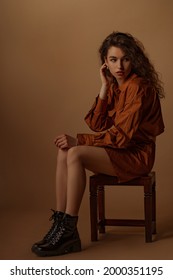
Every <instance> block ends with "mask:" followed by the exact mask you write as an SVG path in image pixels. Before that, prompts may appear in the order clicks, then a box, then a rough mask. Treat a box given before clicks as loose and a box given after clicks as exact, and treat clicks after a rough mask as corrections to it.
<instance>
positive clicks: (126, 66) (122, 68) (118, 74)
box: [105, 46, 132, 85]
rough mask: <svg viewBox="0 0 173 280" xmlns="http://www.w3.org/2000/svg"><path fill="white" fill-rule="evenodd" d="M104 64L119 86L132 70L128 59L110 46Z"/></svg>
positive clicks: (117, 49) (119, 50)
mask: <svg viewBox="0 0 173 280" xmlns="http://www.w3.org/2000/svg"><path fill="white" fill-rule="evenodd" d="M105 63H106V65H107V66H108V68H109V71H110V72H111V74H112V75H113V76H114V77H115V78H116V80H117V83H118V84H119V85H121V84H122V83H124V81H125V80H126V78H127V76H128V75H129V74H130V72H131V70H132V64H131V61H130V59H129V57H128V56H127V55H126V54H125V53H124V52H123V50H122V49H120V48H118V47H114V46H112V47H110V48H109V50H108V53H107V57H106V59H105Z"/></svg>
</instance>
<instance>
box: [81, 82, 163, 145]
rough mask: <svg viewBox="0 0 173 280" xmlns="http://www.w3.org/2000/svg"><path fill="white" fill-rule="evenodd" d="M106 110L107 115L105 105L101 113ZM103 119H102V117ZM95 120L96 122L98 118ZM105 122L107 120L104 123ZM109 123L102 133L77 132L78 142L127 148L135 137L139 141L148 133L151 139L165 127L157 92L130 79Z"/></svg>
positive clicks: (145, 138) (144, 138)
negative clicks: (109, 125) (130, 81)
mask: <svg viewBox="0 0 173 280" xmlns="http://www.w3.org/2000/svg"><path fill="white" fill-rule="evenodd" d="M105 108H106V106H105ZM107 110H108V108H107ZM105 112H106V117H107V116H108V115H109V111H106V109H104V114H105ZM107 120H108V117H107ZM103 122H104V119H102V123H103ZM97 123H99V118H98V119H97ZM107 123H108V121H106V125H107ZM111 123H112V124H113V125H112V126H111V127H110V128H109V129H107V131H106V132H104V133H98V134H93V135H92V134H78V135H77V137H78V142H79V144H81V145H93V146H102V147H112V148H126V147H127V146H128V145H129V143H130V142H131V141H132V140H134V139H138V140H139V139H141V140H142V141H145V140H147V137H148V139H151V138H153V139H154V137H155V136H157V135H158V134H160V133H162V132H163V130H164V125H163V121H162V116H161V111H160V102H159V100H158V96H157V94H156V93H155V92H153V90H151V88H150V87H149V86H147V85H144V84H140V82H138V83H136V82H133V83H131V84H130V85H129V86H128V87H126V89H125V90H124V91H122V92H121V93H120V98H119V102H118V106H117V108H116V114H114V118H112V122H111V121H109V124H111ZM94 124H95V123H94ZM92 125H93V124H92ZM97 127H98V125H97ZM102 127H104V125H102Z"/></svg>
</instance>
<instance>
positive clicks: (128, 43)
mask: <svg viewBox="0 0 173 280" xmlns="http://www.w3.org/2000/svg"><path fill="white" fill-rule="evenodd" d="M112 46H115V47H119V48H121V49H122V50H123V51H124V53H125V54H126V55H127V56H128V57H129V59H130V60H131V63H132V71H133V72H134V73H136V74H137V75H138V76H139V77H142V78H143V79H144V80H145V81H146V82H147V83H149V84H150V85H151V86H152V87H153V88H154V89H155V90H156V92H157V93H158V95H159V97H160V98H163V97H164V96H165V94H164V88H163V83H162V81H161V80H160V78H159V75H158V73H157V71H156V70H155V68H154V66H153V64H152V63H151V61H150V60H149V58H148V56H147V55H146V53H145V49H144V46H143V44H142V43H141V42H140V41H139V40H138V39H136V38H135V37H133V36H132V35H131V34H129V33H122V32H112V33H111V34H110V35H108V36H107V37H106V39H105V40H104V41H103V43H102V45H101V46H100V48H99V53H100V59H101V62H102V63H104V62H105V58H106V57H107V53H108V50H109V48H110V47H112Z"/></svg>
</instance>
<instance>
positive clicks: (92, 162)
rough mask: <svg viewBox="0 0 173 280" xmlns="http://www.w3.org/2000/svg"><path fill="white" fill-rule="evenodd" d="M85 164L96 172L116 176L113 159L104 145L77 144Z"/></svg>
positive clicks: (79, 154)
mask: <svg viewBox="0 0 173 280" xmlns="http://www.w3.org/2000/svg"><path fill="white" fill-rule="evenodd" d="M74 148H75V150H76V153H77V154H78V157H79V158H80V160H81V162H82V164H83V166H84V167H85V168H86V169H88V170H90V171H92V172H94V173H103V174H107V175H112V176H116V174H115V170H114V168H113V165H112V163H111V160H110V158H109V156H108V154H107V152H106V150H105V149H104V148H102V147H93V146H77V147H74Z"/></svg>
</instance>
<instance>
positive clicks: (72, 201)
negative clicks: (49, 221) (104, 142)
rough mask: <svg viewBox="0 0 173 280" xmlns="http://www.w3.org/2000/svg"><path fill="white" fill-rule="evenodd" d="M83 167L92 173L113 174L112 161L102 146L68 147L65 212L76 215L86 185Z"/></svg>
mask: <svg viewBox="0 0 173 280" xmlns="http://www.w3.org/2000/svg"><path fill="white" fill-rule="evenodd" d="M85 168H86V169H88V170H90V171H93V172H94V173H105V174H107V175H115V171H114V169H113V166H112V163H111V161H110V159H109V156H108V154H107V153H106V151H105V149H104V148H99V147H93V146H77V147H73V148H71V149H69V151H68V156H67V170H68V179H67V204H66V213H68V214H70V215H72V216H75V215H78V211H79V208H80V204H81V201H82V197H83V193H84V190H85V185H86V173H85Z"/></svg>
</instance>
